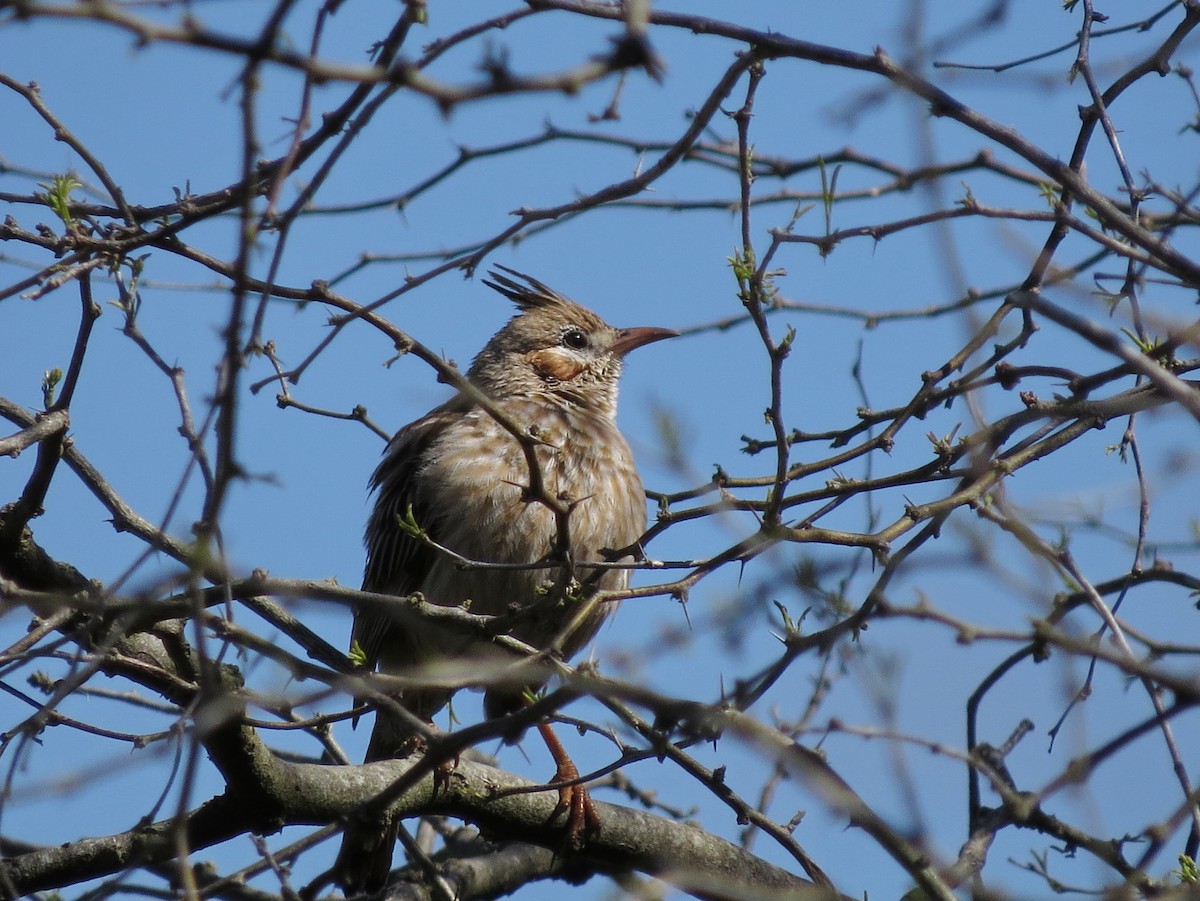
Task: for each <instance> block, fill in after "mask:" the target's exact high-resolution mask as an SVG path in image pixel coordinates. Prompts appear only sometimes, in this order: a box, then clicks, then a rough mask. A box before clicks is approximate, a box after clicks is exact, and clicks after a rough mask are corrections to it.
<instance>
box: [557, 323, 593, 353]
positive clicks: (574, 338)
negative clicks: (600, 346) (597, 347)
mask: <svg viewBox="0 0 1200 901" xmlns="http://www.w3.org/2000/svg"><path fill="white" fill-rule="evenodd" d="M562 343H563V344H565V345H566V346H567V347H570V348H572V349H574V350H583V349H584V348H585V347H587V343H588V339H587V335H585V334H584V333H583V332H582V331H580V330H579V329H577V328H573V329H568V330H567V331H565V332H563V336H562Z"/></svg>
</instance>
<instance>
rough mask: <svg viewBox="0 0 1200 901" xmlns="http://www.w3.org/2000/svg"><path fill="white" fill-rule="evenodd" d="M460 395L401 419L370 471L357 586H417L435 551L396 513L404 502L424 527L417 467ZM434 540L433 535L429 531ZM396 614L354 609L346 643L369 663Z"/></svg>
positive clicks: (397, 589) (385, 590)
mask: <svg viewBox="0 0 1200 901" xmlns="http://www.w3.org/2000/svg"><path fill="white" fill-rule="evenodd" d="M464 406H466V405H465V404H464V402H463V401H461V400H460V399H458V398H456V399H455V400H452V401H450V402H449V403H447V404H445V405H444V406H441V407H438V408H437V409H436V410H433V411H432V412H430V413H427V414H426V415H425V416H423V417H421V418H420V419H418V420H416V421H415V422H412V423H410V424H408V425H406V426H405V427H404V428H402V429H401V430H400V431H399V432H397V433H396V435H395V436H394V437H393V438H392V440H391V442H390V443H389V444H388V447H387V450H386V451H384V456H383V460H382V461H380V463H379V466H378V467H376V469H375V472H374V474H373V475H372V476H371V489H372V490H373V491H375V492H376V497H375V506H374V508H373V509H372V511H371V517H370V520H369V521H368V524H367V531H366V545H367V564H366V568H365V570H364V572H363V586H362V587H363V591H373V592H379V593H381V594H394V595H397V596H404V595H408V594H412V593H413V592H414V591H416V590H418V589H419V588H420V587H421V583H422V582H423V581H424V579H425V576H426V575H427V574H428V572H429V568H430V567H431V566H432V565H433V562H434V560H435V558H436V554H437V551H436V550H435V549H434V548H432V547H430V546H429V545H428V544H426V543H425V542H423V541H421V540H420V539H418V538H414V537H413V536H411V535H409V534H407V533H405V531H404V530H403V529H402V528H401V527H400V525H399V524H398V522H397V518H398V517H399V518H405V519H407V518H408V516H409V508H410V507H411V510H412V518H413V519H414V520H415V521H416V523H417V525H419V526H421V527H422V528H423V529H426V531H427V532H428V531H429V528H428V526H429V524H430V523H431V522H432V521H433V520H434V518H435V517H434V516H433V511H432V510H431V509H430V507H429V501H428V499H427V498H426V497H425V496H424V493H423V492H421V491H420V469H421V466H422V465H423V462H424V457H425V454H426V452H427V451H428V449H429V447H430V445H431V444H432V443H433V442H434V440H436V438H437V437H438V435H439V434H440V433H441V432H442V430H443V429H445V428H446V427H447V425H449V424H450V423H451V422H453V421H454V420H455V419H457V418H459V417H461V416H462V412H463V408H464ZM430 537H432V538H433V539H434V540H435V541H436V540H437V536H436V535H433V534H430ZM396 625H397V624H396V620H395V619H394V618H393V617H390V616H388V615H387V613H386V612H384V611H380V610H378V609H373V610H361V609H360V610H357V611H356V612H355V614H354V627H353V629H352V631H351V643H352V646H353V644H355V643H357V645H358V647H359V648H360V649H361V650H362V652H363V654H364V655H365V661H364V662H365V665H366V666H367V667H368V668H372V669H373V668H374V667H375V664H376V663H377V662H378V661H379V654H380V651H381V649H382V648H383V646H384V645H385V644H386V643H387V641H388V638H389V633H390V632H391V631H392V630H393V629H394V628H396Z"/></svg>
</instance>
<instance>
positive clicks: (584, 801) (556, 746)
mask: <svg viewBox="0 0 1200 901" xmlns="http://www.w3.org/2000/svg"><path fill="white" fill-rule="evenodd" d="M538 732H540V733H541V736H542V739H543V740H544V741H545V742H546V748H547V749H548V750H549V751H550V756H551V757H553V758H554V765H555V770H554V779H553V780H552V784H555V785H558V787H559V788H558V804H557V805H556V806H555V808H554V813H553V814H551V817H552V818H553V817H557V816H558V815H559V814H560V813H564V812H565V813H566V815H567V822H566V826H565V829H566V845H567V847H568V848H570V849H572V850H578V849H580V848H582V847H583V845H584V842H586V841H587V837H588V836H589V835H595V834H597V833H598V832H599V831H600V814H599V813H598V812H597V811H596V805H595V804H594V803H592V796H591V795H590V794H588V790H587V789H586V788H584V787H583V785H582V784H581V783H580V782H579V768H578V767H576V766H575V761H573V760H572V759H571V758H570V756H569V755H568V754H567V752H566V749H564V748H563V746H562V743H561V742H559V740H558V736H557V735H555V734H554V730H553V729H552V728H551V727H550V724H549V723H539V724H538Z"/></svg>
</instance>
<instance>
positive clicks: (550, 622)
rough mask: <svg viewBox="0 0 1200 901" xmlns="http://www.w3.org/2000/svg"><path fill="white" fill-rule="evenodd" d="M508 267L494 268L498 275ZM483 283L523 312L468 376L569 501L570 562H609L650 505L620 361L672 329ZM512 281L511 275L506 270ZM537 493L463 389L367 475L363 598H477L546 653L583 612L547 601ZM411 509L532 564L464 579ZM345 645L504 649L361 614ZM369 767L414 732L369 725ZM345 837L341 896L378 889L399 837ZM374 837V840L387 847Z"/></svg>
mask: <svg viewBox="0 0 1200 901" xmlns="http://www.w3.org/2000/svg"><path fill="white" fill-rule="evenodd" d="M501 268H503V267H501ZM504 272H505V273H508V275H505V274H502V273H500V272H492V273H491V277H492V279H493V281H491V282H485V283H486V284H488V285H490V286H491V287H492V288H495V289H496V290H498V291H499V292H500V293H502V294H504V295H505V296H506V297H508V298H509V299H510V300H512V301H513V302H514V303H516V305H517V306H518V308H519V313H518V314H517V315H516V316H515V317H513V319H511V320H510V321H509V322H508V323H507V324H506V325H505V326H504V327H503V328H502V329H501V330H500V331H499V332H497V333H496V334H495V335H494V336H493V337H492V338H491V340H490V341H488V343H487V345H486V346H485V347H484V349H483V350H482V351H481V352H480V353H479V355H478V356H477V357H476V359H475V361H474V362H473V363H472V365H471V368H470V370H469V372H468V374H467V377H468V379H469V380H470V381H471V382H472V383H473V384H474V385H475V386H477V387H478V388H480V389H481V390H482V391H483V392H484V393H485V394H487V395H488V397H489V398H491V399H492V400H493V401H494V402H495V403H496V405H497V406H498V407H500V408H501V409H502V410H503V411H504V412H505V413H506V414H508V416H509V417H511V418H512V419H513V420H514V421H516V422H518V423H520V424H521V425H522V426H524V427H526V428H528V429H531V430H533V431H532V433H533V434H536V436H537V438H538V440H539V442H540V444H539V446H538V447H537V450H536V456H537V460H538V464H539V468H540V471H541V476H542V479H543V482H544V484H545V486H546V488H547V490H548V491H549V492H550V493H551V494H553V495H555V496H556V497H557V498H559V499H560V500H561V501H563V502H564V503H574V505H575V506H574V507H573V508H572V510H571V513H570V516H569V522H570V550H571V556H572V558H573V559H574V560H575V561H576V562H587V561H600V560H604V559H606V556H605V554H604V551H606V550H616V549H622V548H628V547H631V546H633V545H634V544H635V542H636V541H637V540H638V538H639V537H640V536H641V534H642V532H643V531H644V529H645V525H646V498H645V493H644V490H643V488H642V482H641V479H640V478H639V476H638V474H637V470H636V469H635V467H634V463H633V456H632V454H631V453H630V451H629V446H628V445H627V443H626V442H625V439H624V437H623V436H622V435H621V433H620V431H619V430H618V429H617V425H616V418H615V417H616V410H617V381H618V378H619V376H620V373H621V365H622V360H623V357H624V355H625V354H626V353H628V352H629V351H631V350H633V349H634V348H636V347H639V346H641V345H642V344H646V343H649V342H650V341H656V340H659V339H661V338H666V337H670V336H672V335H674V334H675V333H674V332H670V331H667V330H665V329H650V328H644V329H625V330H618V329H614V328H612V327H611V326H609V325H607V324H606V323H605V322H604V321H603V320H601V319H600V318H599V317H598V316H596V314H594V313H592V312H591V311H589V310H587V309H585V308H583V307H581V306H579V305H578V304H576V303H574V302H572V301H570V300H568V299H566V298H565V297H563V296H562V295H560V294H558V293H556V292H555V291H552V290H551V289H550V288H548V287H546V286H545V285H543V284H542V283H541V282H538V281H536V280H534V279H532V278H529V277H528V276H524V275H521V274H520V273H517V272H514V271H513V270H509V269H504ZM510 275H511V276H512V277H509V276H510ZM529 484H530V476H529V470H528V466H527V463H526V457H525V454H524V452H523V451H522V449H521V447H520V445H519V443H518V442H517V441H516V440H515V439H514V438H513V437H512V435H510V434H509V433H508V432H507V431H506V430H505V429H504V428H503V427H502V426H501V425H500V424H499V423H497V422H496V420H495V419H494V418H493V417H492V416H491V415H490V414H489V413H488V412H487V411H486V410H484V409H483V408H482V407H480V406H478V405H477V404H475V403H474V402H473V401H472V400H471V399H470V398H468V397H466V396H464V395H462V394H460V395H458V396H456V397H455V398H453V399H452V400H450V401H449V402H448V403H446V404H443V405H442V406H440V407H438V408H437V409H435V410H433V411H431V412H430V413H428V414H426V415H425V416H423V417H422V418H420V419H418V420H416V421H415V422H413V423H411V424H409V425H407V426H405V427H404V428H403V429H401V430H400V431H399V432H398V433H397V434H396V435H395V437H394V438H393V439H392V441H391V443H390V444H389V445H388V448H387V450H386V451H385V454H384V458H383V461H382V462H381V463H380V464H379V467H378V468H377V469H376V470H375V473H374V475H373V476H372V478H371V487H372V489H373V490H374V491H375V492H376V499H375V506H374V509H373V511H372V513H371V517H370V520H369V522H368V524H367V530H366V544H367V564H366V570H365V574H364V579H363V588H364V589H365V590H368V591H374V592H381V593H389V594H396V595H409V594H412V593H413V592H415V591H419V592H421V593H422V594H423V595H424V596H425V597H426V598H427V599H428V600H430V601H432V602H434V603H437V604H440V605H445V606H455V605H459V604H462V603H464V602H466V601H470V609H471V611H472V612H474V613H481V614H489V615H502V614H505V613H507V612H510V611H511V610H514V609H517V610H520V611H522V612H524V611H529V612H530V613H531V615H527V616H525V615H520V616H517V617H516V620H515V623H514V626H513V629H512V634H513V635H514V636H515V637H517V638H519V639H521V640H522V641H524V642H526V643H528V644H530V645H533V646H535V647H548V646H549V645H550V644H551V642H552V641H553V640H554V639H555V638H556V637H557V636H559V634H560V632H561V631H562V630H563V629H564V628H565V627H566V626H567V625H568V623H569V622H570V621H571V619H572V617H573V616H574V614H575V613H576V611H577V610H578V609H579V607H578V604H579V602H578V601H572V600H569V599H564V598H562V597H561V596H560V595H561V592H547V591H546V590H545V589H546V587H547V586H548V585H552V584H554V581H555V579H556V577H557V576H558V575H559V574H560V572H561V561H553V562H550V561H548V560H547V558H548V557H549V555H550V554H551V551H552V550H553V548H554V546H555V543H556V538H557V535H558V530H557V526H556V519H555V516H554V514H553V512H552V511H551V510H550V509H549V508H548V507H546V506H545V505H543V504H541V503H537V502H535V501H530V500H528V499H527V498H526V497H525V493H524V486H528V485H529ZM410 507H411V510H412V514H413V518H414V519H415V520H416V522H417V524H418V525H419V526H420V527H421V528H422V529H423V530H425V532H426V533H427V534H428V535H429V537H430V538H432V539H433V540H434V541H435V542H437V543H438V544H440V545H442V546H444V547H446V548H449V549H451V550H453V551H454V552H456V553H458V554H461V555H462V556H463V557H466V558H468V559H470V560H476V561H483V562H490V563H535V562H542V561H547V565H546V566H545V567H543V568H537V569H463V568H462V567H461V566H460V565H459V564H458V563H457V562H456V561H455V560H453V559H451V558H449V557H448V556H446V555H445V554H442V553H441V552H439V551H438V550H437V549H435V548H431V547H429V546H428V545H427V544H425V543H423V542H421V541H419V540H418V539H415V538H413V537H411V536H409V535H407V534H406V533H405V532H404V531H403V530H402V529H401V528H400V527H399V526H398V525H397V516H405V515H407V511H408V510H409V508H410ZM577 575H578V577H580V578H581V579H584V580H585V581H586V582H587V584H589V585H595V587H597V588H601V589H620V588H624V587H626V586H627V585H628V583H629V572H628V570H607V571H604V572H603V573H600V574H599V575H593V574H591V573H589V571H587V570H586V569H581V570H579V571H578V573H577ZM609 612H611V605H598V606H597V607H596V609H595V610H594V611H593V612H592V613H591V614H590V615H589V616H588V617H587V618H586V620H585V621H584V622H582V623H581V624H579V625H578V628H576V629H575V630H574V632H573V633H571V634H570V635H569V636H567V637H566V639H565V641H563V643H562V646H561V649H562V651H563V653H564V654H565V655H566V656H570V655H571V654H574V653H575V652H576V651H578V650H579V649H580V648H581V647H583V645H585V644H586V643H587V642H588V641H590V640H591V638H592V636H593V635H594V634H595V632H596V630H597V629H598V628H599V627H600V625H601V623H602V622H603V621H604V619H605V617H606V616H607V615H608V614H609ZM353 638H354V641H356V642H357V643H358V644H359V646H360V647H361V648H362V650H363V652H364V653H365V655H366V659H367V663H368V665H369V666H372V667H373V666H376V665H378V667H379V669H380V670H381V671H383V672H388V673H396V674H407V675H414V676H419V675H420V674H421V672H422V671H426V672H428V671H430V670H432V669H436V668H438V667H445V666H454V667H463V668H466V669H465V671H468V672H469V671H470V668H471V667H472V662H473V661H475V662H478V661H482V660H495V659H496V658H497V657H498V656H499V652H498V651H497V649H496V648H495V647H494V646H492V645H490V644H484V643H480V642H477V641H472V640H469V639H461V638H455V637H450V636H448V635H446V634H445V633H441V632H440V631H435V630H433V629H430V628H419V629H413V628H411V627H410V626H407V625H405V626H402V625H401V624H400V623H398V622H396V621H392V620H390V619H389V618H387V616H386V615H385V614H380V613H378V612H366V611H363V612H360V613H358V614H357V615H356V616H355V620H354V629H353ZM449 696H450V692H449V691H448V690H445V689H442V688H436V687H429V688H421V689H418V690H411V691H405V693H404V695H403V697H402V698H401V699H400V700H401V701H402V702H403V704H404V705H405V707H406V708H407V709H408V710H410V711H411V712H412V713H414V714H416V715H417V716H420V717H422V718H424V719H430V718H431V717H432V716H433V715H434V714H435V713H437V711H438V710H440V709H441V708H442V707H443V706H444V705H445V704H446V702H447V700H448V699H449ZM520 703H521V690H520V688H519V687H514V686H506V687H504V688H494V689H490V690H489V691H488V692H487V694H486V695H485V699H484V705H485V710H486V712H487V714H488V715H489V716H497V715H500V714H502V713H504V712H507V711H509V710H512V709H514V708H515V707H517V706H518V705H519V704H520ZM376 717H377V720H376V725H375V729H374V731H373V733H372V736H371V743H370V746H369V748H368V752H367V760H378V759H383V758H387V757H390V756H395V755H396V754H397V753H399V752H400V751H401V750H402V749H403V748H404V745H405V744H406V742H407V741H408V739H409V737H410V736H409V735H408V733H407V732H406V730H405V729H404V727H403V726H402V724H400V723H398V722H397V721H396V720H395V718H394V717H389V716H387V715H386V714H384V713H383V712H379V713H377V715H376ZM385 831H386V832H387V833H388V834H386V835H381V833H380V829H378V828H376V829H374V830H367V829H363V828H361V827H350V828H348V829H347V831H346V835H345V838H344V840H343V845H342V851H341V854H340V855H339V858H338V863H337V865H336V866H335V873H336V874H337V878H338V881H339V882H341V883H342V885H343V886H345V887H346V888H347V890H348V891H358V890H363V889H365V890H368V891H373V890H375V889H377V888H379V887H381V886H382V884H383V881H384V880H385V879H386V876H387V873H388V870H389V868H390V861H391V853H392V842H393V841H394V836H395V833H394V828H392V829H389V830H385ZM381 838H382V839H383V840H382V841H381V840H380V839H381Z"/></svg>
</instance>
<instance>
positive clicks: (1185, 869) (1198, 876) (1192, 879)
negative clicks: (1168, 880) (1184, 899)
mask: <svg viewBox="0 0 1200 901" xmlns="http://www.w3.org/2000/svg"><path fill="white" fill-rule="evenodd" d="M1175 875H1176V876H1178V877H1179V881H1180V882H1184V883H1187V884H1188V885H1195V884H1196V883H1197V882H1200V868H1197V867H1196V861H1194V860H1193V859H1192V858H1190V857H1188V855H1186V854H1180V855H1179V869H1178V870H1176V871H1175Z"/></svg>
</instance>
